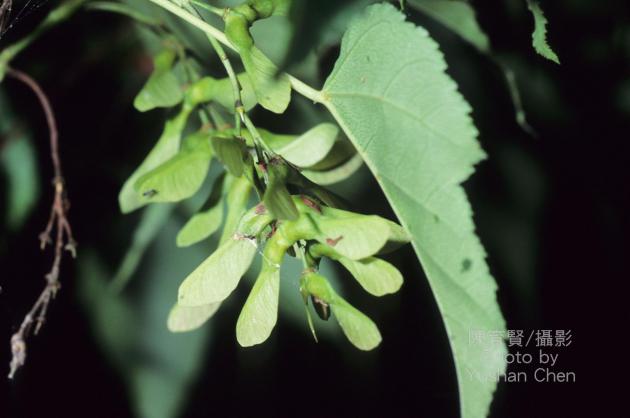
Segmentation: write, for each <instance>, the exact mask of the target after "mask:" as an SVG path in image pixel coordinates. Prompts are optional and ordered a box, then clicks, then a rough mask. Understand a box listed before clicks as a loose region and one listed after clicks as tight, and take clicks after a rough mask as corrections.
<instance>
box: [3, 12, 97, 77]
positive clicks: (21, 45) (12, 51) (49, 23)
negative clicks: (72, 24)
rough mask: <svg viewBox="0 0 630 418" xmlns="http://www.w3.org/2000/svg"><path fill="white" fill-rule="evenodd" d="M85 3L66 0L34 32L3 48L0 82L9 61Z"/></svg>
mask: <svg viewBox="0 0 630 418" xmlns="http://www.w3.org/2000/svg"><path fill="white" fill-rule="evenodd" d="M85 1H86V0H68V1H65V2H63V3H61V4H60V5H59V6H57V7H56V8H54V9H53V10H51V11H50V13H48V16H46V18H45V19H44V20H43V21H42V23H40V24H39V26H37V27H36V28H35V30H33V31H32V32H31V33H29V34H28V35H26V36H25V37H23V38H22V39H20V40H19V41H17V42H15V43H14V44H11V45H9V46H7V47H6V48H4V50H3V51H2V52H1V53H0V81H2V79H3V78H4V74H5V72H6V70H7V67H8V66H9V63H10V62H11V60H13V59H14V58H15V57H16V56H17V55H18V54H19V53H20V52H22V51H23V50H24V49H25V48H26V47H28V46H29V45H30V44H31V43H33V41H35V40H36V39H37V38H38V37H39V36H40V35H41V34H42V33H44V32H46V31H47V30H48V29H50V28H51V27H53V26H55V25H57V24H58V23H59V22H62V21H64V20H66V19H67V18H68V17H69V16H70V15H72V13H74V12H75V11H76V10H77V9H78V8H79V7H80V6H81V5H82V4H83V3H84V2H85Z"/></svg>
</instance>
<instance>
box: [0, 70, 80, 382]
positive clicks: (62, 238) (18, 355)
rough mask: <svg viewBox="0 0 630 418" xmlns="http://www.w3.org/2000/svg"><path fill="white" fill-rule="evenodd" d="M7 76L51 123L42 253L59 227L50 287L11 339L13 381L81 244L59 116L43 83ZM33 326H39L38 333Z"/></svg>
mask: <svg viewBox="0 0 630 418" xmlns="http://www.w3.org/2000/svg"><path fill="white" fill-rule="evenodd" d="M7 75H9V76H10V77H13V78H15V79H16V80H19V81H21V82H22V83H24V84H25V85H26V86H28V87H29V88H30V89H31V90H32V91H33V93H35V95H36V96H37V99H38V100H39V103H40V105H41V107H42V110H43V111H44V114H45V115H46V122H47V123H48V132H49V135H50V157H51V159H52V163H53V170H54V178H53V186H54V187H55V198H54V200H53V204H52V207H51V210H50V217H49V219H48V223H47V224H46V228H45V229H44V231H43V232H42V233H41V234H40V235H39V240H40V246H41V249H42V250H43V249H44V248H46V244H49V243H50V244H52V238H51V234H52V232H53V230H55V228H56V230H55V232H56V233H55V243H54V244H55V245H54V251H55V253H54V254H55V257H54V259H53V264H52V267H51V269H50V271H49V272H48V274H46V286H45V287H44V290H43V291H42V293H41V294H40V295H39V297H38V298H37V300H36V301H35V304H33V307H32V308H31V310H30V311H29V312H28V313H27V314H26V316H25V317H24V320H23V321H22V324H21V325H20V329H19V330H18V331H17V332H16V333H15V334H13V336H12V337H11V353H12V355H13V356H12V358H11V365H10V366H11V370H10V372H9V379H12V378H13V376H14V375H15V372H16V371H17V370H18V369H19V368H20V367H21V366H23V365H24V362H25V361H26V340H27V338H28V337H29V335H30V334H31V332H33V333H34V334H35V335H37V333H38V332H39V330H40V328H41V327H42V325H43V324H44V321H45V320H46V312H47V311H48V305H49V304H50V301H51V300H52V299H53V298H54V297H55V295H56V294H57V291H58V290H59V288H60V287H61V284H60V282H59V272H60V266H61V258H62V256H63V250H64V249H66V250H68V251H70V253H71V254H72V257H76V245H77V244H76V241H75V240H74V238H73V236H72V229H71V227H70V222H69V221H68V218H67V212H68V209H69V208H70V202H69V201H68V199H67V196H66V190H65V185H64V180H63V175H62V171H61V159H60V158H59V132H58V130H57V123H56V121H55V115H54V113H53V109H52V106H51V105H50V101H49V100H48V97H47V96H46V94H45V93H44V91H43V90H42V88H41V87H40V86H39V84H38V83H37V82H36V81H35V80H34V79H33V78H31V77H30V76H29V75H28V74H26V73H24V72H22V71H19V70H16V69H14V68H10V67H9V68H7ZM64 244H65V245H64ZM33 324H35V328H34V330H33Z"/></svg>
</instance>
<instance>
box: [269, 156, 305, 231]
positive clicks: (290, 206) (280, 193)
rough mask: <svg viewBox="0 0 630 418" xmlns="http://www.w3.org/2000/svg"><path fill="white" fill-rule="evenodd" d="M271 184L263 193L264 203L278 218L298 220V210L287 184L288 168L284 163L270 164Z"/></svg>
mask: <svg viewBox="0 0 630 418" xmlns="http://www.w3.org/2000/svg"><path fill="white" fill-rule="evenodd" d="M268 170H269V171H268V176H269V184H268V185H267V189H266V190H265V194H264V195H263V203H264V204H265V207H266V208H267V210H268V211H269V212H270V213H271V215H272V216H273V217H274V218H276V219H284V220H296V219H297V218H298V210H297V208H296V207H295V203H293V198H292V197H291V195H290V194H289V191H288V190H287V187H286V185H285V181H286V175H287V168H286V166H284V165H274V164H269V166H268Z"/></svg>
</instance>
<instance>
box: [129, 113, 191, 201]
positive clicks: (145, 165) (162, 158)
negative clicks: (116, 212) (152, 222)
mask: <svg viewBox="0 0 630 418" xmlns="http://www.w3.org/2000/svg"><path fill="white" fill-rule="evenodd" d="M192 110H193V108H192V106H190V105H188V104H186V103H184V105H183V106H182V108H181V110H180V111H179V113H178V114H177V116H174V117H173V118H171V119H169V120H168V121H167V122H166V124H165V125H164V131H163V132H162V135H161V136H160V138H159V139H158V141H157V143H156V144H155V146H154V147H153V149H152V150H151V152H149V155H147V157H146V158H145V159H144V161H142V163H141V164H140V166H139V167H138V168H136V170H135V171H134V172H133V174H132V175H131V177H129V179H128V180H127V181H126V182H125V184H124V185H123V187H122V190H121V191H120V194H119V195H118V202H119V204H120V210H121V211H122V212H123V213H128V212H131V211H134V210H136V209H138V208H140V207H142V206H144V205H146V204H147V203H148V200H147V199H146V198H144V197H143V196H142V195H140V194H139V193H138V192H136V190H135V184H136V182H137V181H138V179H140V178H141V177H142V176H143V175H144V174H146V173H148V172H150V171H151V170H153V169H154V168H156V167H158V166H160V165H161V164H162V163H164V162H166V161H168V160H169V159H171V158H172V157H174V156H175V155H176V154H177V152H178V151H179V144H180V140H181V135H182V132H183V130H184V128H185V127H186V122H187V121H188V117H189V116H190V113H191V112H192Z"/></svg>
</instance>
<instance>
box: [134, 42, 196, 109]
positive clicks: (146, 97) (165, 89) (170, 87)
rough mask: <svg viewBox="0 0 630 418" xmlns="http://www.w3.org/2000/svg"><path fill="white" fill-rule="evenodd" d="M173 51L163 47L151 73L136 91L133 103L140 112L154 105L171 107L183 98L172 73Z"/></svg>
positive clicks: (152, 107)
mask: <svg viewBox="0 0 630 418" xmlns="http://www.w3.org/2000/svg"><path fill="white" fill-rule="evenodd" d="M174 60H175V51H173V50H172V49H165V50H163V51H162V52H160V53H159V54H158V55H157V56H156V57H155V59H154V64H153V66H154V69H153V73H152V74H151V76H150V77H149V79H148V80H147V82H146V84H145V85H144V87H142V90H140V92H139V93H138V95H137V96H136V98H135V100H134V101H133V105H134V107H135V108H136V109H138V110H139V111H140V112H146V111H147V110H151V109H155V108H156V107H172V106H175V105H177V104H178V103H180V102H181V101H182V99H183V98H184V94H183V93H182V89H181V87H180V85H179V81H178V80H177V77H176V76H175V74H174V73H173V71H172V69H173V62H174Z"/></svg>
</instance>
